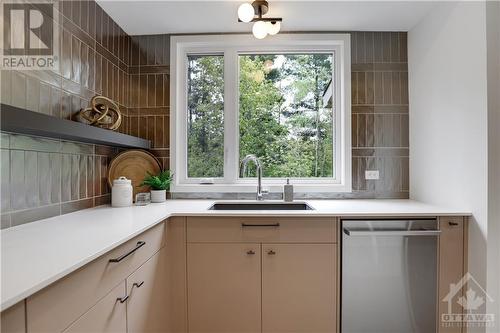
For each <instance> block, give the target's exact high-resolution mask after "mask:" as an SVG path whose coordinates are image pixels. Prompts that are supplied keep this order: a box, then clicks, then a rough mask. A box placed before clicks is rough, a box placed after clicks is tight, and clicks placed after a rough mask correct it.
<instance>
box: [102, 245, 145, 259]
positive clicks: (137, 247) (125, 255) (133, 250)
mask: <svg viewBox="0 0 500 333" xmlns="http://www.w3.org/2000/svg"><path fill="white" fill-rule="evenodd" d="M144 245H146V242H144V241H139V242H137V245H136V246H135V247H134V248H133V249H132V250H130V251H129V252H127V253H125V254H123V255H121V256H119V257H118V258H114V259H109V262H120V261H122V260H123V259H125V258H127V257H128V256H129V255H131V254H132V253H134V252H135V251H137V250H139V249H140V248H141V247H143V246H144Z"/></svg>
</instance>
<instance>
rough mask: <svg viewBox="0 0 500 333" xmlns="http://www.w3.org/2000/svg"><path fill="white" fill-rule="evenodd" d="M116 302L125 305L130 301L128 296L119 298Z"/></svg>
mask: <svg viewBox="0 0 500 333" xmlns="http://www.w3.org/2000/svg"><path fill="white" fill-rule="evenodd" d="M116 300H117V301H119V302H120V303H125V302H126V301H127V300H128V295H127V296H125V297H120V298H117V299H116Z"/></svg>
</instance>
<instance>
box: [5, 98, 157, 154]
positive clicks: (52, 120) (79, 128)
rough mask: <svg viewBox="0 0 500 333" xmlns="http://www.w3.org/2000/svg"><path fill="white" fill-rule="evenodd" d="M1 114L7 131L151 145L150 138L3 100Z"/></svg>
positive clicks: (129, 145)
mask: <svg viewBox="0 0 500 333" xmlns="http://www.w3.org/2000/svg"><path fill="white" fill-rule="evenodd" d="M0 115H1V119H0V128H1V130H2V131H6V132H13V133H20V134H27V135H37V136H43V137H48V138H56V139H63V140H71V141H78V142H86V143H95V144H101V145H108V146H113V147H126V148H142V149H150V148H151V141H149V140H144V139H141V138H137V137H135V136H131V135H127V134H122V133H118V132H114V131H111V130H107V129H103V128H99V127H94V126H90V125H86V124H83V123H79V122H76V121H71V120H66V119H59V118H56V117H52V116H49V115H46V114H42V113H38V112H33V111H28V110H25V109H22V108H18V107H15V106H12V105H7V104H3V103H2V104H0Z"/></svg>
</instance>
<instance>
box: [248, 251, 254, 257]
mask: <svg viewBox="0 0 500 333" xmlns="http://www.w3.org/2000/svg"><path fill="white" fill-rule="evenodd" d="M247 254H248V255H250V256H253V255H254V254H255V251H254V250H249V251H247Z"/></svg>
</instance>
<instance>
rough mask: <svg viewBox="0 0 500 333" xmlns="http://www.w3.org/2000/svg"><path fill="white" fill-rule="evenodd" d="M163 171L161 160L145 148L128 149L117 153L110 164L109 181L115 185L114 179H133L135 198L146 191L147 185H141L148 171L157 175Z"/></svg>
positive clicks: (110, 184)
mask: <svg viewBox="0 0 500 333" xmlns="http://www.w3.org/2000/svg"><path fill="white" fill-rule="evenodd" d="M160 171H161V165H160V162H159V161H158V160H157V159H156V157H154V156H153V155H152V154H150V153H148V152H147V151H144V150H127V151H124V152H123V153H120V154H118V155H116V157H115V158H113V160H111V163H110V164H109V170H108V183H109V186H110V187H111V186H113V180H115V179H117V178H118V177H122V176H123V177H126V178H127V179H130V180H131V181H132V188H133V191H134V193H133V196H134V197H133V199H134V201H135V195H136V194H137V193H140V192H145V191H147V190H149V189H148V187H147V186H142V187H139V184H141V183H142V181H143V180H144V177H146V175H147V172H149V173H151V174H153V175H157V174H159V173H160Z"/></svg>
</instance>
